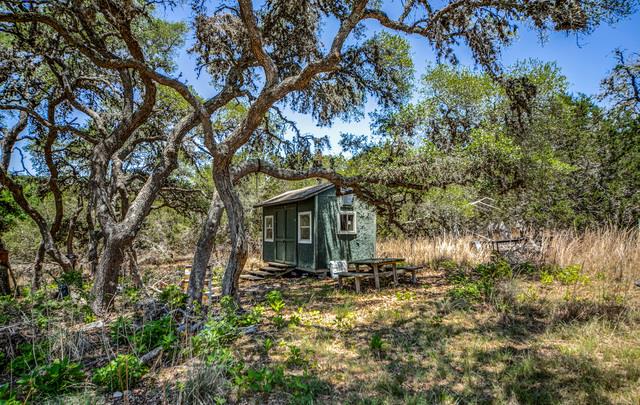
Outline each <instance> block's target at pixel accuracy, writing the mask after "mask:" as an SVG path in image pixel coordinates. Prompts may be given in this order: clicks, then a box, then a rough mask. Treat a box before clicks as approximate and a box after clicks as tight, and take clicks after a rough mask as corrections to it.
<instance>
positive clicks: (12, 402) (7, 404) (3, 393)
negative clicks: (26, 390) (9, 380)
mask: <svg viewBox="0 0 640 405" xmlns="http://www.w3.org/2000/svg"><path fill="white" fill-rule="evenodd" d="M0 404H2V405H20V404H22V401H18V400H17V399H16V394H15V392H13V391H12V390H11V387H10V386H9V384H2V385H0Z"/></svg>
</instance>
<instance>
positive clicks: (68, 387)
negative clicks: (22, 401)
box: [17, 359, 85, 398]
mask: <svg viewBox="0 0 640 405" xmlns="http://www.w3.org/2000/svg"><path fill="white" fill-rule="evenodd" d="M84 379H85V375H84V372H83V371H82V368H81V367H80V364H78V363H73V362H70V361H69V360H68V359H56V360H54V361H53V362H51V363H50V364H47V365H43V366H40V367H38V368H36V369H34V370H33V371H32V372H31V373H30V374H28V375H25V376H23V377H22V378H20V379H18V382H17V384H18V387H20V390H21V391H22V393H23V396H24V397H25V398H31V397H48V396H51V395H59V394H64V393H67V392H69V391H72V390H74V389H77V388H78V387H79V386H80V384H82V383H83V382H84Z"/></svg>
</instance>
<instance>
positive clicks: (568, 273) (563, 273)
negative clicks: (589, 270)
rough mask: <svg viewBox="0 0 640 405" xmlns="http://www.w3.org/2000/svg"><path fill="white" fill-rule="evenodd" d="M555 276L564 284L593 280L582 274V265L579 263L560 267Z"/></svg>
mask: <svg viewBox="0 0 640 405" xmlns="http://www.w3.org/2000/svg"><path fill="white" fill-rule="evenodd" d="M555 278H556V280H558V281H559V282H560V283H561V284H564V285H573V284H588V283H589V282H590V281H591V280H590V279H589V277H587V276H585V275H584V274H582V266H581V265H579V264H572V265H570V266H567V267H563V268H560V269H559V271H558V272H557V273H556V274H555Z"/></svg>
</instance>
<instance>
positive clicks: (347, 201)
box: [342, 194, 353, 207]
mask: <svg viewBox="0 0 640 405" xmlns="http://www.w3.org/2000/svg"><path fill="white" fill-rule="evenodd" d="M342 205H346V206H348V207H351V206H352V205H353V194H344V195H342Z"/></svg>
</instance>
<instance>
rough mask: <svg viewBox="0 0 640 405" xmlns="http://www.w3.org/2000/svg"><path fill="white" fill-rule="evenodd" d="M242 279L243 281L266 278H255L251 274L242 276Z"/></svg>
mask: <svg viewBox="0 0 640 405" xmlns="http://www.w3.org/2000/svg"><path fill="white" fill-rule="evenodd" d="M240 278H241V279H243V280H264V277H260V276H254V275H251V274H242V275H241V276H240Z"/></svg>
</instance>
